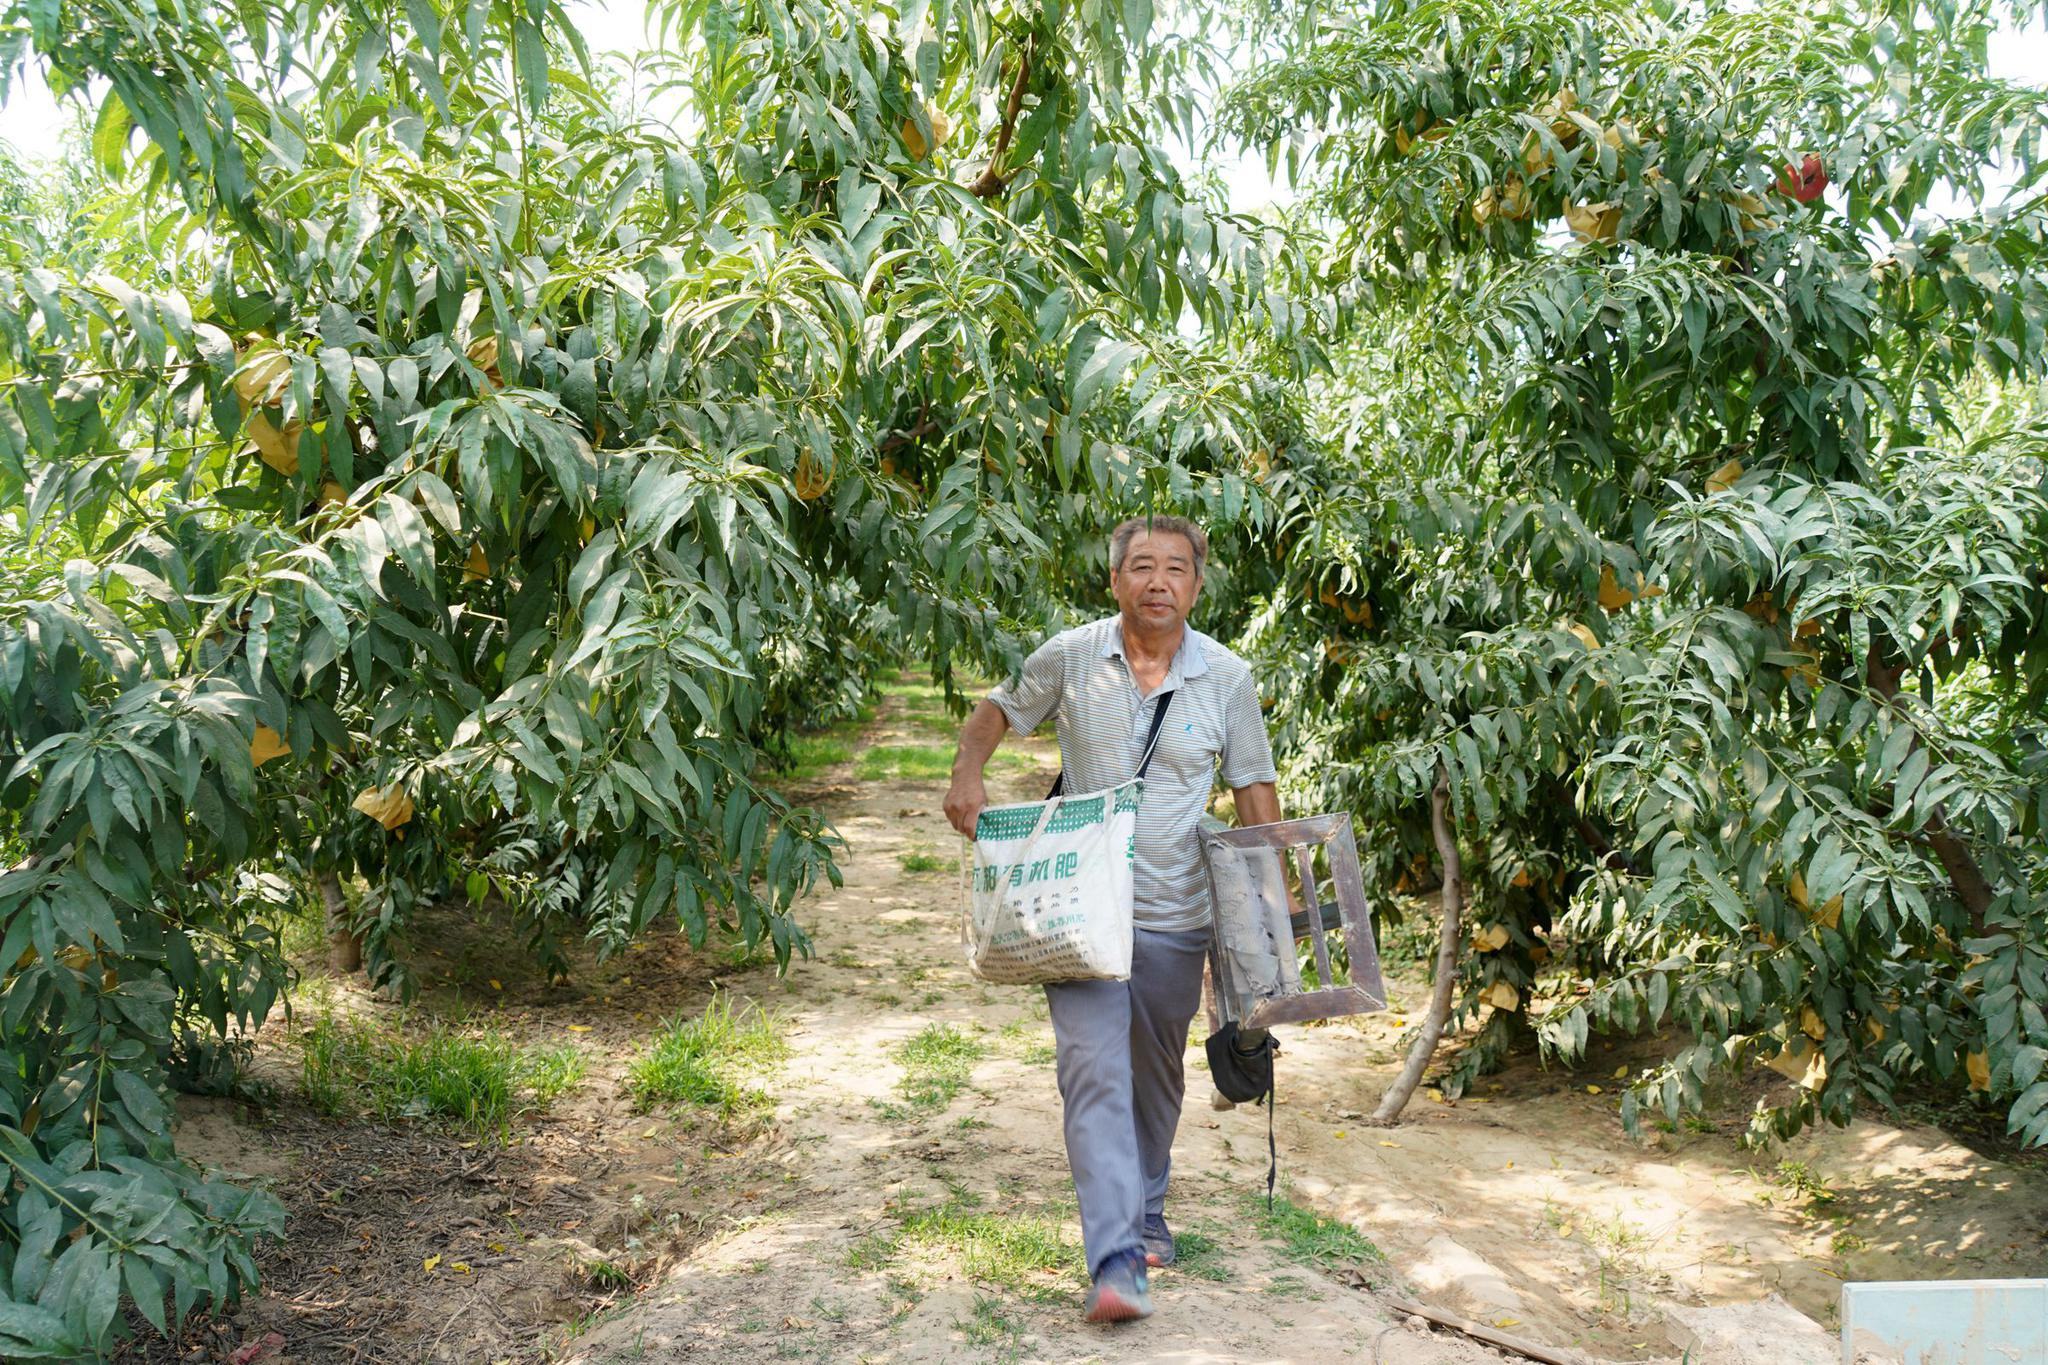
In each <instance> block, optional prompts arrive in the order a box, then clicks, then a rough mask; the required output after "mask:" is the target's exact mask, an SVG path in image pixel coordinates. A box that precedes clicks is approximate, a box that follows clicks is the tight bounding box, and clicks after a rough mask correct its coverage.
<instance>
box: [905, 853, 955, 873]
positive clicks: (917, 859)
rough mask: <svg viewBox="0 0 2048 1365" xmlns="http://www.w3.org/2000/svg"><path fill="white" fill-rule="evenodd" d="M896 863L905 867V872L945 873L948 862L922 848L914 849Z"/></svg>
mask: <svg viewBox="0 0 2048 1365" xmlns="http://www.w3.org/2000/svg"><path fill="white" fill-rule="evenodd" d="M896 861H897V862H899V863H901V864H902V865H903V870H904V871H905V872H910V873H919V872H943V871H945V870H946V860H945V859H944V858H941V857H940V856H939V855H938V854H936V853H932V852H929V851H928V850H925V849H921V848H918V849H912V850H911V851H910V852H908V853H905V854H903V855H902V856H901V857H899V858H897V860H896Z"/></svg>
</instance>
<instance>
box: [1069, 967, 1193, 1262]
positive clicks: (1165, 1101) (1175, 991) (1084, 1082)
mask: <svg viewBox="0 0 2048 1365" xmlns="http://www.w3.org/2000/svg"><path fill="white" fill-rule="evenodd" d="M1208 951H1209V931H1208V930H1207V929H1194V930H1187V931H1183V932H1180V933H1162V932H1159V931H1156V930H1151V929H1142V928H1141V929H1138V930H1137V931H1136V932H1135V934H1134V936H1133V940H1132V944H1131V979H1130V980H1129V981H1062V982H1059V983H1056V984H1054V985H1049V986H1047V987H1046V988H1045V999H1046V1003H1047V1004H1048V1005H1049V1006H1050V1007H1051V1010H1052V1034H1053V1040H1054V1042H1055V1044H1056V1045H1057V1050H1058V1055H1059V1082H1060V1099H1061V1100H1062V1101H1063V1102H1064V1104H1065V1106H1066V1120H1065V1126H1066V1137H1067V1165H1068V1167H1069V1168H1070V1169H1071V1170H1072V1171H1073V1173H1074V1193H1075V1194H1076V1195H1077V1196H1079V1198H1080V1201H1081V1242H1082V1246H1083V1247H1084V1249H1085V1250H1086V1251H1087V1254H1088V1273H1089V1274H1090V1275H1093V1274H1094V1273H1095V1272H1096V1271H1098V1270H1100V1269H1101V1268H1102V1264H1103V1262H1105V1261H1107V1260H1108V1259H1109V1258H1110V1257H1112V1256H1114V1255H1116V1254H1117V1253H1118V1252H1121V1251H1134V1250H1138V1249H1140V1248H1141V1247H1142V1246H1143V1242H1144V1234H1145V1229H1146V1228H1147V1227H1151V1228H1153V1229H1155V1230H1158V1229H1162V1228H1164V1226H1165V1208H1166V1176H1167V1172H1168V1170H1169V1169H1170V1168H1171V1166H1172V1164H1173V1162H1172V1155H1173V1134H1174V1130H1175V1129H1176V1128H1178V1127H1179V1126H1180V1103H1181V1095H1182V1093H1183V1092H1184V1091H1185V1090H1186V1088H1187V1087H1186V1079H1185V1077H1184V1076H1183V1075H1182V1072H1181V1057H1182V1054H1183V1053H1185V1052H1186V1051H1187V1045H1188V1021H1189V1020H1191V1019H1193V1018H1194V1015H1195V1008H1196V1006H1198V1005H1200V1004H1201V1000H1202V959H1203V958H1204V956H1206V955H1207V953H1208Z"/></svg>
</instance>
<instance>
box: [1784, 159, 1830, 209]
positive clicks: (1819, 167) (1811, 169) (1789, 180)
mask: <svg viewBox="0 0 2048 1365" xmlns="http://www.w3.org/2000/svg"><path fill="white" fill-rule="evenodd" d="M1827 187H1828V168H1827V167H1826V166H1825V165H1823V164H1822V162H1821V159H1820V158H1819V157H1817V156H1815V155H1814V154H1813V153H1811V152H1808V153H1807V155H1806V160H1804V161H1802V162H1800V163H1799V165H1797V166H1794V165H1793V164H1792V163H1791V162H1789V161H1788V162H1786V163H1785V170H1784V173H1783V174H1782V175H1780V176H1779V177H1778V192H1779V193H1780V194H1789V195H1791V196H1792V197H1793V198H1794V199H1797V200H1798V201H1799V202H1800V203H1802V204H1811V203H1812V202H1813V201H1814V200H1816V199H1818V198H1820V192H1821V191H1822V190H1824V189H1826V188H1827Z"/></svg>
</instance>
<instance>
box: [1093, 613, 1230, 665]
mask: <svg viewBox="0 0 2048 1365" xmlns="http://www.w3.org/2000/svg"><path fill="white" fill-rule="evenodd" d="M1208 638H1209V637H1208V636H1206V635H1204V634H1202V632H1200V631H1199V630H1196V629H1195V628H1194V627H1193V626H1182V627H1181V635H1180V648H1179V649H1177V650H1175V651H1174V654H1173V662H1172V663H1171V664H1169V665H1168V666H1167V669H1166V675H1167V677H1169V678H1176V677H1177V678H1179V679H1181V681H1183V682H1185V681H1186V680H1187V679H1189V678H1199V677H1201V676H1202V675H1203V674H1204V673H1207V672H1208V671H1209V651H1208V650H1206V649H1204V648H1202V645H1203V644H1204V643H1205V642H1206V641H1207V640H1208ZM1102 657H1103V658H1105V659H1121V658H1123V657H1124V618H1123V616H1122V614H1121V613H1119V614H1117V615H1115V616H1112V617H1110V618H1109V629H1108V630H1105V631H1104V632H1102Z"/></svg>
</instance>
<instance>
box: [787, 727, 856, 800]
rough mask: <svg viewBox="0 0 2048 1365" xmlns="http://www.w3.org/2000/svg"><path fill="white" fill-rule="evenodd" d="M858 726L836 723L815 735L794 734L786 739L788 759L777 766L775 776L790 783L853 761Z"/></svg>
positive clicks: (800, 781)
mask: <svg viewBox="0 0 2048 1365" xmlns="http://www.w3.org/2000/svg"><path fill="white" fill-rule="evenodd" d="M857 733H858V729H857V727H856V726H853V725H835V726H833V727H832V728H831V729H829V730H821V731H819V732H818V733H816V734H809V735H795V736H792V737H791V738H790V741H789V758H788V760H787V761H786V762H785V763H782V764H780V765H778V767H779V772H778V776H779V777H780V778H781V780H782V781H784V782H786V783H790V784H791V785H796V784H801V783H804V782H809V781H813V780H814V779H816V778H817V777H818V776H819V775H820V774H822V773H823V772H824V771H825V770H826V769H828V768H836V767H838V766H839V765H840V764H842V763H851V762H852V761H853V749H854V741H855V738H856V736H857Z"/></svg>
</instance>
